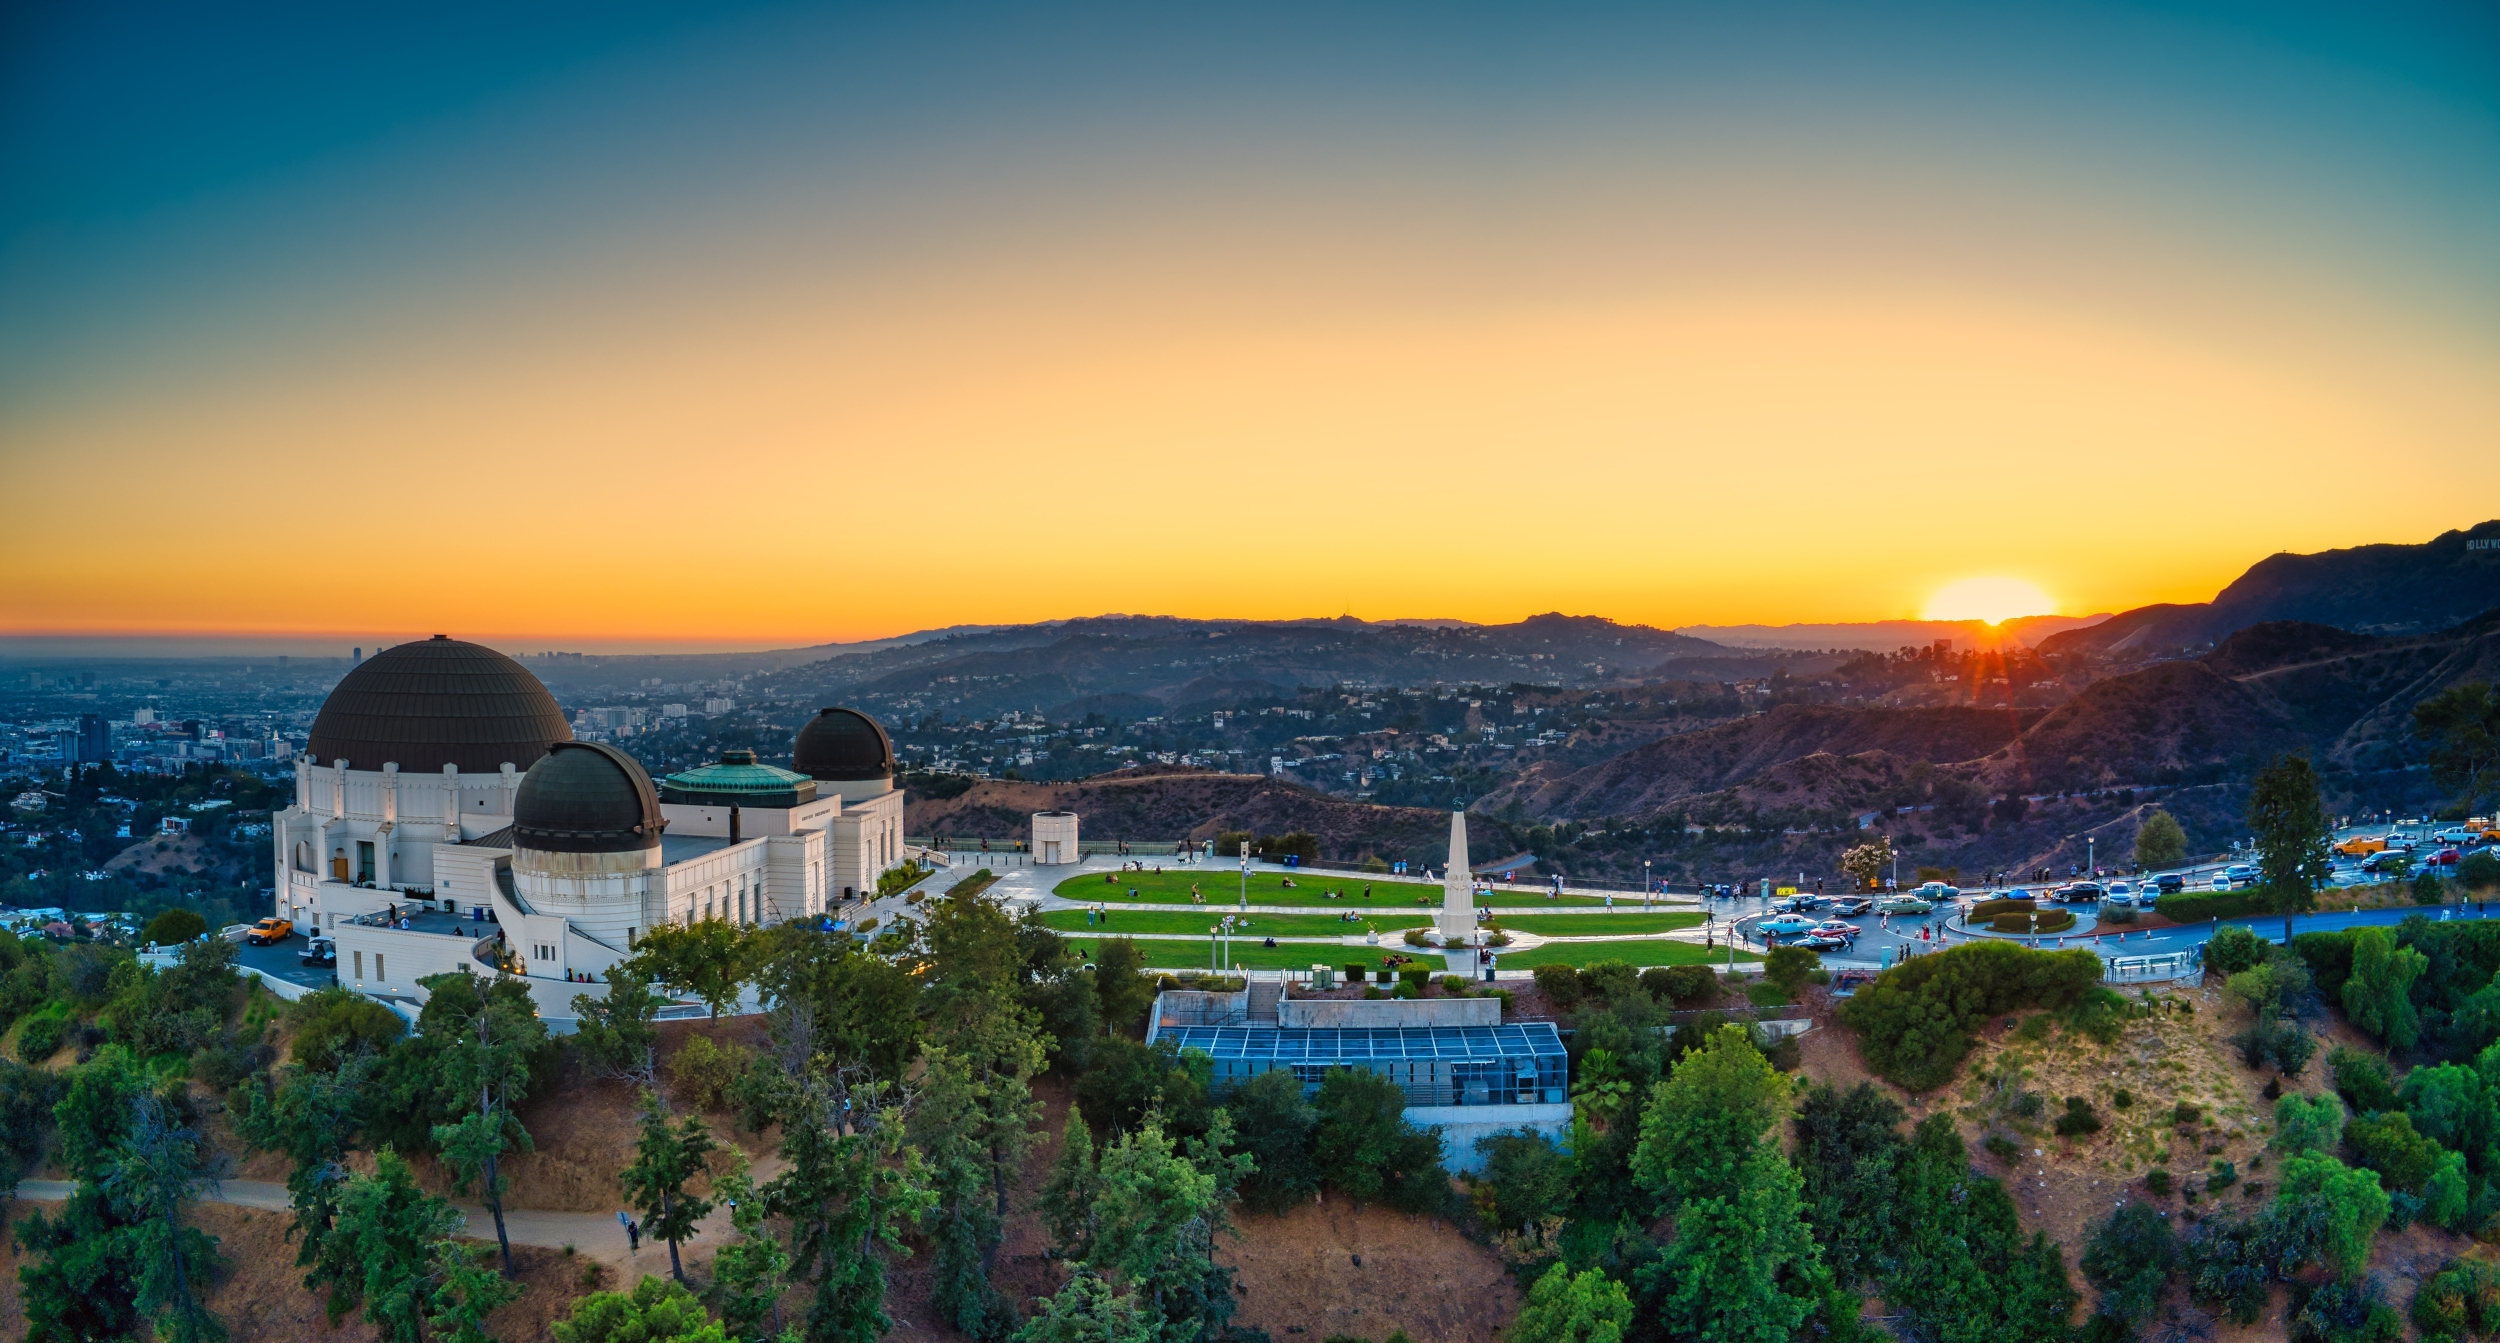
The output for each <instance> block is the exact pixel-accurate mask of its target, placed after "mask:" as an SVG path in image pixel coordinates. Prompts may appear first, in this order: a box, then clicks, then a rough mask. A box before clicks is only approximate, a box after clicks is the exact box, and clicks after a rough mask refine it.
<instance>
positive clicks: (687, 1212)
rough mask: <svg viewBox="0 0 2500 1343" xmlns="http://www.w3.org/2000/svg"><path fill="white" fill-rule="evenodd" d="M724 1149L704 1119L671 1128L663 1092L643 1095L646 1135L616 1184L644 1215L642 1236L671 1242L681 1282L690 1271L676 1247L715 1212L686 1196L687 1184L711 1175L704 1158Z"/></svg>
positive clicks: (672, 1268)
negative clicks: (702, 1176)
mask: <svg viewBox="0 0 2500 1343" xmlns="http://www.w3.org/2000/svg"><path fill="white" fill-rule="evenodd" d="M719 1146H720V1144H719V1143H718V1142H716V1141H714V1140H713V1137H712V1130H711V1128H710V1127H709V1126H708V1125H706V1124H705V1123H704V1122H703V1117H702V1116H701V1115H688V1116H686V1118H685V1119H684V1121H683V1122H680V1123H678V1124H674V1125H672V1124H670V1123H669V1122H668V1107H667V1105H665V1104H664V1103H662V1102H661V1100H660V1095H659V1093H658V1092H656V1091H645V1092H643V1093H642V1135H641V1137H640V1138H639V1139H637V1140H636V1141H635V1143H634V1160H633V1164H632V1165H629V1166H627V1167H626V1168H625V1169H623V1170H621V1171H618V1172H617V1175H616V1179H617V1183H618V1184H620V1185H622V1186H624V1189H625V1197H626V1198H627V1200H629V1201H630V1202H631V1203H632V1204H633V1206H634V1208H635V1209H636V1210H637V1211H639V1212H641V1213H642V1228H643V1234H645V1235H648V1236H650V1237H652V1238H653V1239H655V1240H662V1241H666V1242H668V1271H669V1275H670V1276H671V1277H673V1278H675V1279H676V1280H677V1281H679V1282H681V1283H682V1282H684V1281H685V1280H686V1266H685V1265H684V1264H683V1263H682V1262H680V1260H679V1258H678V1252H677V1247H678V1246H679V1245H680V1244H682V1243H683V1242H684V1241H686V1240H687V1239H688V1238H689V1237H691V1236H693V1235H694V1232H695V1227H696V1226H697V1224H699V1223H701V1222H702V1220H703V1219H704V1218H705V1217H706V1216H708V1215H709V1214H710V1213H711V1211H712V1202H711V1200H709V1199H705V1198H697V1197H696V1196H694V1195H692V1194H689V1193H687V1192H686V1185H687V1183H688V1182H689V1181H691V1180H693V1179H695V1178H696V1177H697V1176H700V1175H704V1174H707V1173H708V1171H709V1168H708V1167H707V1166H706V1165H705V1164H704V1158H705V1157H706V1156H708V1155H710V1154H711V1152H712V1151H713V1150H714V1149H715V1148H717V1147H719Z"/></svg>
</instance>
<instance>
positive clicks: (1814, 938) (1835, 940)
mask: <svg viewBox="0 0 2500 1343" xmlns="http://www.w3.org/2000/svg"><path fill="white" fill-rule="evenodd" d="M1788 945H1790V946H1792V947H1804V948H1806V949H1807V950H1809V951H1838V950H1840V949H1841V948H1843V947H1846V946H1848V945H1849V939H1848V938H1845V937H1842V936H1840V935H1839V934H1837V933H1801V934H1799V935H1798V936H1796V937H1794V938H1792V939H1790V940H1789V943H1788Z"/></svg>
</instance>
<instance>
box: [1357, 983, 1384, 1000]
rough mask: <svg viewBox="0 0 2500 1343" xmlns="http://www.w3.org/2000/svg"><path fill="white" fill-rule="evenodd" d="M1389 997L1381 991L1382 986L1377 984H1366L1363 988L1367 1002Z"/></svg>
mask: <svg viewBox="0 0 2500 1343" xmlns="http://www.w3.org/2000/svg"><path fill="white" fill-rule="evenodd" d="M1388 996H1389V995H1388V994H1386V993H1383V992H1381V991H1380V986H1379V985H1377V984H1366V985H1364V986H1363V997H1364V998H1365V999H1367V1000H1370V1001H1378V1000H1379V999H1382V998H1386V997H1388Z"/></svg>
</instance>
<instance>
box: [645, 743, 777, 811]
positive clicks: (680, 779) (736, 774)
mask: <svg viewBox="0 0 2500 1343" xmlns="http://www.w3.org/2000/svg"><path fill="white" fill-rule="evenodd" d="M660 800H661V801H663V802H675V803H680V804H683V805H687V806H710V807H732V806H734V807H779V808H784V809H787V808H790V807H795V806H798V805H799V804H801V803H804V802H813V801H815V800H816V781H815V780H814V779H811V778H809V777H807V776H806V775H804V774H794V773H792V772H791V771H789V770H786V769H775V768H774V767H772V766H771V765H764V764H758V763H756V759H755V752H753V751H723V752H721V753H720V760H719V762H718V763H716V764H710V765H697V766H695V767H694V768H693V769H690V770H685V771H682V772H680V773H676V774H671V775H669V776H668V777H667V778H665V779H662V780H661V781H660Z"/></svg>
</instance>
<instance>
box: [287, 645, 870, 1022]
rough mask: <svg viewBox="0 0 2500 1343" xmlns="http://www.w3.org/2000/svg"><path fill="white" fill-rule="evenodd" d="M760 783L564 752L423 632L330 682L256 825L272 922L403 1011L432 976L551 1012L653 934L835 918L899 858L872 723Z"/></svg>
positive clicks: (537, 721)
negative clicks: (276, 797)
mask: <svg viewBox="0 0 2500 1343" xmlns="http://www.w3.org/2000/svg"><path fill="white" fill-rule="evenodd" d="M791 763H792V764H793V765H794V766H796V767H797V768H795V769H789V770H784V769H778V768H775V767H773V766H769V765H763V764H760V763H758V762H757V761H756V760H755V757H754V755H753V754H752V753H751V752H743V751H732V752H728V753H726V754H725V755H724V756H723V758H722V759H721V760H720V761H718V762H715V763H713V764H708V765H704V766H701V767H698V768H696V769H692V770H687V771H684V772H681V773H678V774H672V775H669V776H668V777H667V778H666V779H665V780H662V781H661V782H660V783H658V784H654V782H653V781H652V779H651V777H650V776H649V774H648V773H646V772H645V771H644V770H643V768H642V766H641V765H640V764H639V763H637V762H636V761H635V760H634V759H633V758H632V757H631V756H628V755H626V754H625V753H624V752H622V751H620V750H617V749H616V748H615V747H613V746H609V745H606V744H604V743H598V742H581V741H575V740H573V739H572V732H571V729H570V728H569V727H568V726H567V724H566V722H565V719H564V715H563V712H562V710H561V709H559V708H558V707H557V705H556V702H555V698H554V697H553V696H552V695H550V694H548V693H547V689H546V687H545V686H544V685H542V684H540V683H539V681H538V679H537V678H536V677H534V676H532V675H531V674H530V673H529V672H528V671H527V670H526V669H525V668H523V667H522V666H521V665H520V664H519V663H517V662H515V661H513V660H512V659H510V658H508V657H505V656H504V655H502V654H500V653H497V652H494V651H493V650H491V649H487V648H483V647H480V646H478V645H475V644H468V643H462V642H460V641H457V640H452V639H446V638H443V637H441V636H436V637H435V638H433V639H431V640H426V641H423V642H420V643H411V644H402V645H400V646H399V647H396V648H390V649H384V650H382V651H380V652H378V653H376V654H375V655H374V656H373V657H371V658H369V659H366V660H364V661H362V662H360V663H359V664H357V666H356V667H355V669H354V670H352V671H350V672H349V673H348V675H347V677H346V678H345V679H343V680H342V681H340V683H339V685H338V688H337V689H336V690H334V691H332V692H331V695H330V697H329V699H328V700H327V701H325V702H324V703H323V705H322V709H321V713H320V715H319V716H318V717H317V718H316V719H315V721H314V724H313V730H312V737H311V742H310V745H309V746H308V748H307V749H306V751H305V754H304V756H303V758H301V759H300V760H299V761H298V762H297V765H296V797H295V805H293V806H291V807H288V808H287V809H286V810H284V811H282V812H280V813H278V814H277V815H276V816H275V817H274V818H273V822H274V824H273V826H272V832H271V842H272V845H273V854H272V859H273V863H274V867H275V871H276V878H277V880H276V883H275V885H276V898H275V906H276V907H275V909H274V910H273V911H272V912H274V913H275V914H277V915H278V916H279V917H281V918H286V919H289V920H291V921H292V922H294V923H295V925H296V926H297V928H298V929H299V930H300V931H304V932H307V933H315V934H320V935H326V936H329V937H332V938H334V939H335V940H336V942H337V945H338V957H339V978H340V982H341V983H343V984H346V985H348V986H350V987H353V988H356V989H359V990H360V991H365V992H370V993H383V994H391V995H397V996H402V997H407V998H412V999H422V997H423V995H424V990H423V989H422V988H421V987H420V986H419V985H418V984H417V982H416V981H418V980H419V979H422V978H424V977H426V976H430V975H435V974H442V973H446V972H452V971H468V972H471V973H506V974H515V975H518V976H521V977H523V978H525V979H526V980H527V981H528V982H529V984H530V988H531V992H532V994H533V996H534V997H535V998H536V999H537V1000H538V1003H539V1008H540V1011H541V1012H542V1013H544V1014H546V1015H549V1016H570V1015H572V1014H573V1013H572V1008H571V1001H572V999H573V997H574V996H575V995H576V994H579V993H581V992H584V991H585V990H584V989H583V988H582V982H583V981H585V980H594V981H595V980H597V979H598V978H599V977H600V975H601V974H602V973H603V972H604V971H605V970H606V969H607V968H608V967H609V966H611V965H613V964H615V963H616V962H617V961H619V960H622V959H624V958H625V957H627V956H629V955H631V954H632V950H633V946H634V944H635V942H636V941H637V940H638V939H639V938H640V937H641V935H642V934H643V933H644V932H646V931H648V930H649V929H651V928H653V927H656V926H659V925H661V924H684V923H691V922H695V921H698V920H702V919H724V920H729V921H733V922H737V923H741V924H748V925H764V924H771V923H779V922H783V921H786V920H789V919H795V918H806V917H814V916H819V915H826V914H832V913H835V912H837V911H839V910H840V909H841V908H842V906H843V905H844V904H846V903H848V902H850V901H853V900H856V899H859V898H861V897H862V896H863V895H866V894H873V893H874V892H875V889H876V885H877V879H878V878H879V877H880V876H881V875H883V874H884V873H885V872H886V871H887V870H889V869H891V868H893V867H895V866H896V865H898V864H900V863H901V862H902V861H903V860H904V856H905V855H904V846H903V796H902V793H901V792H900V791H899V790H897V789H896V788H895V787H894V779H893V773H894V765H893V747H892V744H891V742H890V741H889V740H888V739H887V737H886V734H885V731H884V729H883V728H881V727H879V726H878V725H877V724H876V722H875V721H874V720H872V719H870V718H868V717H867V716H866V715H864V714H860V713H858V712H857V711H855V710H851V709H843V708H829V709H825V710H823V711H821V712H820V713H819V714H818V715H817V716H816V718H815V719H814V720H812V721H810V722H809V723H808V724H807V726H806V727H804V728H803V729H801V730H800V732H799V735H798V739H797V741H796V742H795V743H794V752H793V759H792V762H791Z"/></svg>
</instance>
